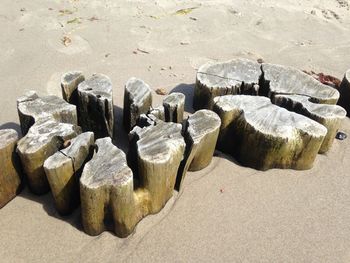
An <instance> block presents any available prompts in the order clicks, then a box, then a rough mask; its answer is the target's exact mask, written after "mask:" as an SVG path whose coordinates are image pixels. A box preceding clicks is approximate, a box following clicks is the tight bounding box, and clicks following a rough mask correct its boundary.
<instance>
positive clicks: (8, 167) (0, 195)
mask: <svg viewBox="0 0 350 263" xmlns="http://www.w3.org/2000/svg"><path fill="white" fill-rule="evenodd" d="M17 141H18V134H17V132H16V131H15V130H12V129H4V130H0V208H2V207H4V206H5V205H6V204H7V203H8V202H10V201H11V200H12V199H13V198H14V197H15V196H16V195H17V193H18V192H19V191H20V188H21V167H20V162H19V158H18V156H17V154H16V145H17Z"/></svg>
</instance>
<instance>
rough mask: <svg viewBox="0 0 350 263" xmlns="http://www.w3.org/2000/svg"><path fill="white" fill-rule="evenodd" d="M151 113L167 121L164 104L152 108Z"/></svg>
mask: <svg viewBox="0 0 350 263" xmlns="http://www.w3.org/2000/svg"><path fill="white" fill-rule="evenodd" d="M149 113H150V114H152V115H154V116H155V117H157V119H159V120H162V121H165V110H164V106H163V105H161V106H158V107H155V108H151V109H150V111H149Z"/></svg>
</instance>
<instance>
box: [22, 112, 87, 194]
mask: <svg viewBox="0 0 350 263" xmlns="http://www.w3.org/2000/svg"><path fill="white" fill-rule="evenodd" d="M80 132H81V129H80V127H79V126H76V125H73V124H68V123H59V122H57V121H55V120H54V119H52V118H51V117H48V118H46V119H45V118H41V119H39V120H38V121H37V122H35V124H34V125H33V126H32V127H31V128H30V129H29V131H28V133H27V135H26V136H25V137H23V138H22V139H21V140H19V142H18V144H17V152H18V154H19V156H20V158H21V163H22V166H23V170H24V173H25V174H26V176H27V179H28V183H29V187H30V189H31V190H32V191H33V192H34V193H36V194H43V193H46V192H48V191H49V184H48V181H47V178H46V175H45V171H44V168H43V164H44V162H45V160H46V159H47V158H48V157H50V156H51V155H53V154H54V153H56V152H57V150H58V149H60V148H61V147H62V145H63V143H64V141H66V140H69V139H72V138H74V137H76V136H77V135H78V134H79V133H80Z"/></svg>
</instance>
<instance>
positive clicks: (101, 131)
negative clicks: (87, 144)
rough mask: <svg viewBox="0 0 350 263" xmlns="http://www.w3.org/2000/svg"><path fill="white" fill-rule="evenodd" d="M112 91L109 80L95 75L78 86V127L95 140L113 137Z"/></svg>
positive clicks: (103, 76) (100, 75)
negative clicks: (91, 133) (90, 134)
mask: <svg viewBox="0 0 350 263" xmlns="http://www.w3.org/2000/svg"><path fill="white" fill-rule="evenodd" d="M112 93H113V91H112V83H111V80H110V79H109V78H108V77H107V76H105V75H103V74H95V75H93V76H92V77H91V78H90V79H87V80H85V81H83V82H81V83H80V84H79V85H78V110H79V122H80V123H79V125H80V126H81V127H82V129H83V131H92V132H94V134H95V137H96V138H103V137H106V136H109V137H111V138H112V137H113V126H114V114H113V94H112Z"/></svg>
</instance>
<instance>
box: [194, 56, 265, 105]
mask: <svg viewBox="0 0 350 263" xmlns="http://www.w3.org/2000/svg"><path fill="white" fill-rule="evenodd" d="M260 67H261V66H260V64H259V63H256V62H253V61H250V60H247V59H235V60H230V61H225V62H219V63H218V62H208V63H206V64H204V65H203V66H201V67H200V68H199V69H198V72H197V77H196V85H195V89H194V97H193V108H194V109H195V110H199V109H212V107H213V99H214V98H215V97H217V96H223V95H227V94H249V95H257V94H258V89H259V86H258V83H259V78H260V75H261V69H260Z"/></svg>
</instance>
